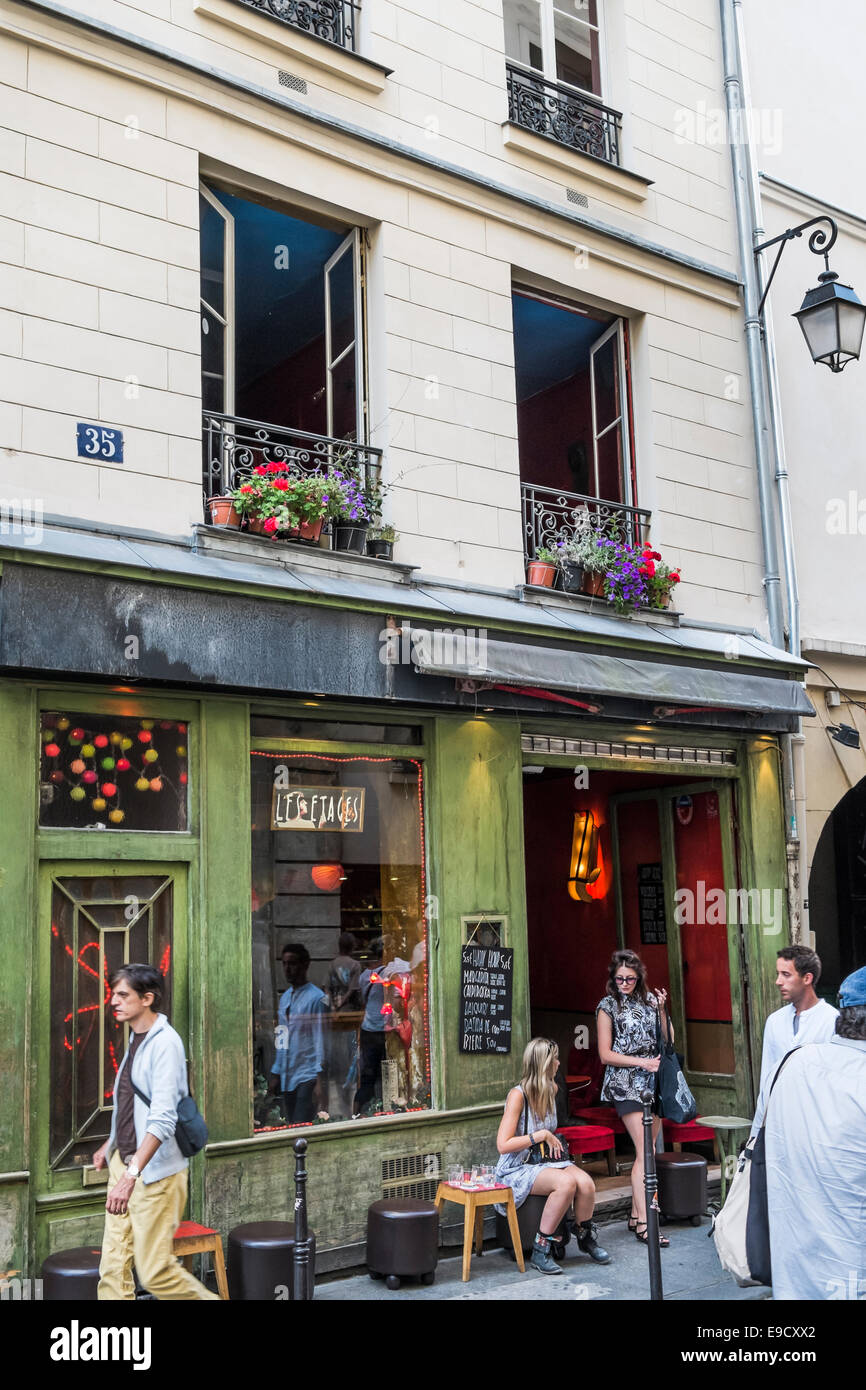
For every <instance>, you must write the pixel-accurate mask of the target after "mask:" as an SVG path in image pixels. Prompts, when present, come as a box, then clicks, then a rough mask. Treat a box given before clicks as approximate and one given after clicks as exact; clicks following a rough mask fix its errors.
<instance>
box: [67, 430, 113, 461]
mask: <svg viewBox="0 0 866 1390" xmlns="http://www.w3.org/2000/svg"><path fill="white" fill-rule="evenodd" d="M76 439H77V443H78V457H79V458H82V459H111V462H112V463H123V431H122V430H110V429H108V428H107V427H106V426H105V425H84V424H82V423H81V421H79V422H78V425H77V434H76Z"/></svg>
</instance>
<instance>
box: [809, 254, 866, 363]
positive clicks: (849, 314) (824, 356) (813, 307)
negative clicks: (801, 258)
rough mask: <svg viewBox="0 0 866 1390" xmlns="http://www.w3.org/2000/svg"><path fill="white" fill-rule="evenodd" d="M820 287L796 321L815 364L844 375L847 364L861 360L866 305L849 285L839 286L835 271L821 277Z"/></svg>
mask: <svg viewBox="0 0 866 1390" xmlns="http://www.w3.org/2000/svg"><path fill="white" fill-rule="evenodd" d="M818 280H819V282H820V283H819V284H818V285H816V286H815V288H814V289H811V290H807V291H806V296H805V298H804V300H803V303H802V304H801V306H800V308H799V309H798V310H797V312H796V314H794V318H795V319H796V320H797V322H798V323H799V325H800V327H801V328H802V330H803V337H804V338H805V339H806V344H807V346H808V348H809V351H810V353H811V354H812V361H813V362H823V363H825V364H826V366H828V367H829V368H830V371H831V372H841V371H842V370H843V368H844V367H845V365H846V363H848V362H851V361H852V360H856V359H857V358H859V356H860V348H861V345H862V342H863V329H864V326H866V305H864V304H862V303H861V301H860V300H859V299H858V298H857V295H856V294H855V293H854V291H853V290H852V289H851V287H850V285H840V284H839V283H838V280H837V276H836V274H835V272H834V271H832V270H829V271H828V270H825V271H823V272H822V274H821V275H819V276H818Z"/></svg>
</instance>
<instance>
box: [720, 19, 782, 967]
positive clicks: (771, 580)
mask: <svg viewBox="0 0 866 1390" xmlns="http://www.w3.org/2000/svg"><path fill="white" fill-rule="evenodd" d="M735 3H736V0H720V3H719V15H720V23H721V36H722V61H723V69H724V87H725V108H726V116H727V124H728V142H729V144H730V148H731V167H732V173H733V191H734V207H735V211H736V218H737V241H738V246H739V252H740V265H741V268H742V275H743V301H744V310H745V335H746V355H747V361H748V370H749V392H750V396H751V406H752V425H753V429H754V435H755V455H756V463H757V481H758V504H759V507H760V513H761V539H762V542H763V551H764V591H765V593H766V596H767V616H768V619H769V624H770V636H771V640H772V642H773V645H774V646H776V647H778V648H780V649H781V650H785V647H786V642H785V620H784V612H783V608H782V595H781V579H780V575H779V558H778V549H777V545H776V530H775V527H776V518H775V512H774V508H773V498H772V488H771V486H770V481H769V475H770V460H769V452H770V448H769V437H768V436H769V431H768V427H767V414H766V408H765V406H766V400H765V390H766V389H767V383H766V376H765V369H766V363H765V358H764V346H763V342H762V333H761V321H760V319H759V318H758V305H759V303H760V298H761V292H760V288H759V284H758V273H757V267H756V265H755V253H754V247H755V244H756V242H755V238H754V215H753V209H752V200H751V189H750V182H749V159H748V158H747V155H746V149H748V151H749V154H751V146H750V144H749V142H748V141H745V142H744V141H743V139H742V136H743V132H744V130H745V128H746V126H745V109H746V108H745V102H744V99H743V87H742V81H741V78H740V58H741V54H740V52H739V51H738V50H739V44H738V33H737V19H736V16H735V13H734V6H735ZM744 146H745V148H744ZM777 442H778V440H777V438H774V440H773V444H774V445H776V444H777ZM774 453H775V449H774ZM777 485H778V483H777ZM786 578H787V574H786ZM780 743H781V755H782V794H783V797H784V804H785V849H786V856H787V887H788V916H789V922H790V930H791V940H792V941H798V940H799V939H800V933H801V914H800V904H801V900H802V894H801V892H800V844H799V836H798V827H797V794H796V788H795V785H794V759H793V749H792V746H791V736H790V735H789V734H785V735H783V736H782V738H781V740H780Z"/></svg>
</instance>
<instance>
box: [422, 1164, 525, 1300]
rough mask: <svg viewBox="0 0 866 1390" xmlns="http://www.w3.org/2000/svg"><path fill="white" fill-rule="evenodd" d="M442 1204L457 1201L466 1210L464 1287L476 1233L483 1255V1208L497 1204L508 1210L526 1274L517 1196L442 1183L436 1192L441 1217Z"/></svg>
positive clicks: (504, 1190)
mask: <svg viewBox="0 0 866 1390" xmlns="http://www.w3.org/2000/svg"><path fill="white" fill-rule="evenodd" d="M443 1202H456V1203H457V1205H458V1206H459V1207H462V1208H463V1282H464V1284H465V1283H467V1282H468V1279H469V1265H470V1262H471V1260H472V1233H473V1231H474V1233H475V1253H476V1255H480V1254H481V1247H482V1244H483V1242H484V1208H485V1207H491V1206H493V1205H494V1203H496V1202H498V1203H499V1204H500V1205H504V1207H505V1214H506V1216H507V1217H508V1229H509V1231H510V1232H511V1244H512V1245H513V1246H514V1258H515V1260H516V1261H517V1268H518V1269H519V1270H520V1273H521V1274H525V1273H526V1266H525V1265H524V1263H523V1250H522V1249H521V1245H520V1228H519V1227H518V1225H517V1209H516V1208H515V1205H514V1193H513V1192H512V1190H511V1188H510V1187H488V1188H486V1189H483V1190H480V1191H479V1190H478V1189H475V1190H474V1191H473V1190H470V1189H468V1188H463V1187H452V1186H451V1184H450V1183H447V1182H440V1184H439V1187H438V1189H437V1191H436V1208H437V1210H438V1211H439V1214H440V1216H441V1215H442V1203H443Z"/></svg>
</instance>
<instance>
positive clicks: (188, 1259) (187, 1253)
mask: <svg viewBox="0 0 866 1390" xmlns="http://www.w3.org/2000/svg"><path fill="white" fill-rule="evenodd" d="M174 1253H175V1254H176V1255H177V1257H178V1259H179V1260H180V1261H181V1263H182V1264H183V1266H184V1268H185V1269H188V1270H192V1257H193V1255H206V1254H211V1255H213V1269H214V1274H215V1275H216V1283H217V1291H218V1292H219V1296H220V1298H228V1296H229V1286H228V1283H227V1282H226V1262H225V1260H224V1259H223V1243H222V1237H221V1236H220V1233H219V1231H212V1230H211V1229H210V1227H209V1226H199V1225H198V1224H197V1223H196V1222H195V1221H181V1223H180V1225H179V1226H178V1228H177V1230H176V1231H175V1233H174Z"/></svg>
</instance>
